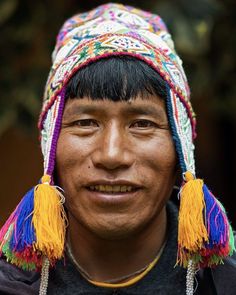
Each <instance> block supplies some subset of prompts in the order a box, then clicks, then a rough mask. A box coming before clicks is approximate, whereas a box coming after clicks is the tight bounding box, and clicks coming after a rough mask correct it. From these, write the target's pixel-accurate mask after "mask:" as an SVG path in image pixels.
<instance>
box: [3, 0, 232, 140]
mask: <svg viewBox="0 0 236 295" xmlns="http://www.w3.org/2000/svg"><path fill="white" fill-rule="evenodd" d="M105 2H106V1H98V0H97V1H95V0H91V1H90V0H87V1H76V0H67V1H59V0H48V1H46V0H44V1H43V0H41V1H39V0H34V1H32V0H21V1H20V0H1V1H0V30H1V39H0V42H1V43H0V57H1V67H0V83H1V85H0V89H1V92H0V93H1V96H0V136H1V134H3V132H4V131H5V130H6V129H7V128H9V127H10V126H12V125H19V126H22V127H24V128H26V129H29V130H31V128H32V126H35V123H36V121H37V117H38V112H39V109H40V106H41V97H42V93H43V88H44V84H45V81H46V78H47V73H48V71H49V68H50V63H51V61H50V55H51V52H52V50H53V47H54V42H55V37H56V34H57V32H58V30H59V28H60V27H61V25H62V23H63V21H64V20H65V19H66V18H67V17H70V16H71V15H73V14H75V13H77V12H79V11H85V10H87V9H90V8H93V7H95V6H97V5H99V4H102V3H105ZM114 2H121V3H125V4H129V5H134V6H138V7H140V8H143V9H147V10H151V11H153V12H156V13H158V14H160V15H161V16H162V17H163V18H164V20H165V22H166V23H167V25H168V27H169V29H170V31H171V33H172V34H173V37H174V40H175V43H176V48H177V51H178V52H179V54H180V55H181V57H182V59H183V60H184V65H185V69H186V72H187V76H188V77H189V80H190V84H191V88H192V89H193V92H194V95H193V98H194V99H196V100H197V99H200V98H201V97H204V98H209V100H208V102H209V104H211V105H212V107H213V108H214V109H215V111H216V112H219V113H220V114H221V115H223V116H227V117H228V118H231V119H230V120H232V121H234V122H235V115H236V100H235V95H236V83H235V80H236V54H235V51H236V5H235V3H236V2H235V0H224V1H223V0H222V1H220V0H218V1H217V0H191V1H189V0H158V1H157V0H156V1H155V0H146V1H143V0H142V1H139V0H136V1H128V0H127V1H114Z"/></svg>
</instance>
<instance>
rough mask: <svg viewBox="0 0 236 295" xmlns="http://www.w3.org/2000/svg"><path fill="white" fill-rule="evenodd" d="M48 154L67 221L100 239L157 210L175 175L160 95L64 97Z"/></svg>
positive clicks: (137, 226) (142, 222)
mask: <svg viewBox="0 0 236 295" xmlns="http://www.w3.org/2000/svg"><path fill="white" fill-rule="evenodd" d="M56 161H57V167H56V169H57V176H58V181H59V185H60V186H61V187H62V188H63V189H64V191H65V197H66V208H67V210H68V216H69V222H70V223H73V224H75V223H77V224H79V225H80V226H83V227H84V228H86V229H87V230H89V231H91V232H92V233H93V234H95V235H97V236H99V237H102V238H107V239H117V238H122V237H126V236H130V235H131V234H135V233H137V232H138V231H139V230H141V229H142V228H143V227H145V226H146V225H147V224H149V222H151V221H152V220H155V219H156V218H158V216H160V214H161V212H163V210H164V207H165V203H166V201H167V200H168V198H169V196H170V194H171V192H172V188H173V185H174V181H175V175H176V154H175V148H174V144H173V141H172V137H171V132H170V128H169V124H168V119H167V115H166V110H165V103H164V101H163V100H162V99H160V98H159V97H156V96H149V97H146V98H145V97H144V98H143V97H142V98H141V97H137V98H135V99H133V100H130V101H129V102H125V101H123V102H113V101H111V100H97V101H93V100H91V99H88V98H83V99H69V100H68V101H67V102H66V106H65V110H64V114H63V120H62V128H61V133H60V136H59V140H58V146H57V156H56Z"/></svg>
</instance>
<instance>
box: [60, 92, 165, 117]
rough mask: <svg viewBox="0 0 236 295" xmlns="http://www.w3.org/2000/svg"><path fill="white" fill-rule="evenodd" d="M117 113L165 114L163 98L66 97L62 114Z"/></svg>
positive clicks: (152, 96) (151, 96) (153, 96)
mask: <svg viewBox="0 0 236 295" xmlns="http://www.w3.org/2000/svg"><path fill="white" fill-rule="evenodd" d="M106 112H108V113H110V114H112V113H117V112H121V113H124V114H130V115H132V114H133V115H135V114H137V115H138V114H140V115H142V114H143V115H153V116H160V115H161V114H165V113H166V110H165V101H164V99H162V98H160V97H158V96H155V95H150V96H147V97H143V96H142V97H141V96H138V97H136V98H132V99H130V100H127V101H124V100H123V101H122V100H121V101H112V100H110V99H91V98H87V97H86V98H82V99H81V98H79V99H77V98H75V99H68V100H67V102H66V105H65V111H64V115H66V116H70V115H79V114H84V113H88V114H92V113H106Z"/></svg>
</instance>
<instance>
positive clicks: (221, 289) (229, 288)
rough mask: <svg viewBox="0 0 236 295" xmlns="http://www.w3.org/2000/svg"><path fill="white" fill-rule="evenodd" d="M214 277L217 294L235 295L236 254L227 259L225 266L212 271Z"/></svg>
mask: <svg viewBox="0 0 236 295" xmlns="http://www.w3.org/2000/svg"><path fill="white" fill-rule="evenodd" d="M212 277H213V281H214V284H215V287H216V290H217V292H218V293H217V294H219V295H221V294H222V295H223V294H229V295H231V294H232V295H233V294H235V292H236V252H234V255H232V256H230V257H227V258H226V259H225V260H224V264H222V265H219V266H218V267H216V268H215V269H212Z"/></svg>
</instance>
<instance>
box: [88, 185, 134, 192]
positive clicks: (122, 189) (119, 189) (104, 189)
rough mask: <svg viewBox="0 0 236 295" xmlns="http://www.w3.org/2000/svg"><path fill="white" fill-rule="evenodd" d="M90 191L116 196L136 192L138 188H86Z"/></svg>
mask: <svg viewBox="0 0 236 295" xmlns="http://www.w3.org/2000/svg"><path fill="white" fill-rule="evenodd" d="M87 188H88V189H89V190H90V191H95V192H101V193H107V194H118V193H127V192H134V191H137V190H138V188H137V187H135V186H132V185H103V184H99V185H91V186H89V187H87Z"/></svg>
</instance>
